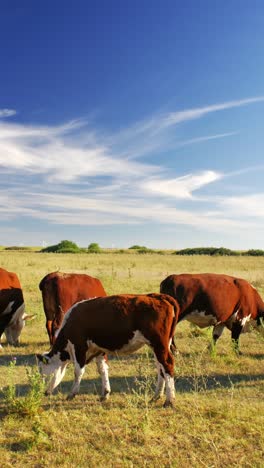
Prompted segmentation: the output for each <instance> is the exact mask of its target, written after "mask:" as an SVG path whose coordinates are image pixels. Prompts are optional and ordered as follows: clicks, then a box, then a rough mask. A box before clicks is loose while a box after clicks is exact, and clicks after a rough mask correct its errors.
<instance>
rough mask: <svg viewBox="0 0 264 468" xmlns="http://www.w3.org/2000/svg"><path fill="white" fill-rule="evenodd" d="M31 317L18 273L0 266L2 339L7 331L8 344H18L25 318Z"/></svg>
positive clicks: (0, 329)
mask: <svg viewBox="0 0 264 468" xmlns="http://www.w3.org/2000/svg"><path fill="white" fill-rule="evenodd" d="M31 317H32V316H29V315H26V314H25V303H24V297H23V292H22V288H21V285H20V281H19V279H18V277H17V275H16V274H15V273H11V272H9V271H7V270H4V269H3V268H0V341H1V336H2V334H3V333H5V335H6V340H7V342H8V344H10V345H14V346H17V345H18V344H19V337H20V334H21V331H22V328H23V327H24V325H25V320H26V319H29V318H31ZM0 348H1V344H0Z"/></svg>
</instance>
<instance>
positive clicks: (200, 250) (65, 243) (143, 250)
mask: <svg viewBox="0 0 264 468" xmlns="http://www.w3.org/2000/svg"><path fill="white" fill-rule="evenodd" d="M4 250H32V248H31V247H24V246H23V247H22V246H12V247H5V248H4ZM109 250H110V249H109ZM109 250H108V249H106V250H104V249H102V248H101V247H100V246H99V244H98V243H96V242H92V243H91V244H89V245H88V247H87V248H83V247H79V246H78V245H77V244H76V243H75V242H72V241H69V240H62V241H61V242H59V243H58V244H55V245H50V246H48V247H45V248H43V249H41V250H40V252H44V253H46V252H48V253H49V252H53V253H83V252H85V253H96V254H97V253H101V252H105V251H109ZM128 250H133V251H136V252H137V253H138V254H152V253H158V254H162V255H164V254H166V253H167V252H166V250H159V251H158V250H153V249H149V248H148V247H146V246H144V245H132V246H131V247H129V249H120V250H114V251H115V252H117V253H126V252H127V251H128ZM110 251H112V250H110ZM171 253H172V254H173V255H210V256H238V255H249V256H253V257H261V256H264V250H261V249H250V250H247V251H243V252H242V251H238V250H231V249H226V248H224V247H192V248H187V249H181V250H175V251H174V252H171Z"/></svg>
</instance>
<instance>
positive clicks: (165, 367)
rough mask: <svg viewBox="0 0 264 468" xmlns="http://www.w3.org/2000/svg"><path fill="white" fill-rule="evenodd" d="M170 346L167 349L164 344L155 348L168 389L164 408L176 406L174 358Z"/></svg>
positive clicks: (158, 385)
mask: <svg viewBox="0 0 264 468" xmlns="http://www.w3.org/2000/svg"><path fill="white" fill-rule="evenodd" d="M169 348H170V346H168V348H167V349H166V348H165V347H164V346H163V345H162V344H160V345H159V346H155V347H154V353H155V356H156V359H157V361H158V363H159V365H160V369H161V371H162V373H163V376H164V377H163V378H164V380H165V388H166V401H165V403H164V406H174V400H175V387H174V378H173V374H174V369H173V368H174V358H173V354H172V353H171V351H170V349H169ZM157 387H159V388H160V387H161V381H160V382H159V381H158V384H157Z"/></svg>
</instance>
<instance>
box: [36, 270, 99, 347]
mask: <svg viewBox="0 0 264 468" xmlns="http://www.w3.org/2000/svg"><path fill="white" fill-rule="evenodd" d="M39 289H40V290H41V292H42V300H43V307H44V312H45V315H46V328H47V332H48V335H49V340H50V344H53V343H54V340H55V336H56V333H57V331H58V330H59V328H60V326H61V323H62V320H63V317H64V314H65V312H66V311H67V310H69V308H70V307H71V306H72V305H73V304H75V303H76V302H79V301H82V300H83V299H90V298H92V297H101V296H106V292H105V290H104V288H103V286H102V283H101V281H100V280H99V279H97V278H93V277H92V276H89V275H85V274H80V273H62V272H53V273H49V274H48V275H46V276H45V277H44V278H43V279H42V280H41V282H40V284H39Z"/></svg>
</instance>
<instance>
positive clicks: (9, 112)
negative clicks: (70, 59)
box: [0, 109, 17, 119]
mask: <svg viewBox="0 0 264 468" xmlns="http://www.w3.org/2000/svg"><path fill="white" fill-rule="evenodd" d="M16 113H17V112H16V111H15V110H14V109H0V119H3V118H6V117H12V116H13V115H16Z"/></svg>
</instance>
